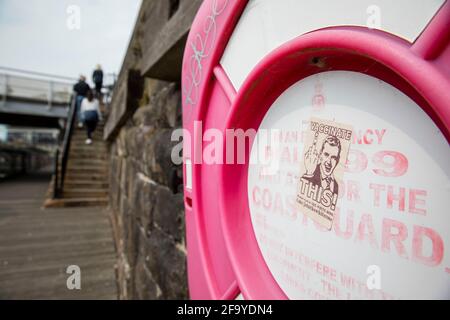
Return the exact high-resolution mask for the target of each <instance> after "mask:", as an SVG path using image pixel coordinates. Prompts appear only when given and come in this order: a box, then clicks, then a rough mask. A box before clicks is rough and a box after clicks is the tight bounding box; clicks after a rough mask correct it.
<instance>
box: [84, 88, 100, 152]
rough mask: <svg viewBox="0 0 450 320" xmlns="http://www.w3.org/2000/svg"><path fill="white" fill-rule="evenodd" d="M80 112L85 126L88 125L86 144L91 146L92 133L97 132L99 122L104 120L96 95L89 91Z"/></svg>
mask: <svg viewBox="0 0 450 320" xmlns="http://www.w3.org/2000/svg"><path fill="white" fill-rule="evenodd" d="M80 111H81V113H82V114H83V119H84V124H85V125H86V131H87V140H86V144H91V143H92V133H93V132H94V131H95V128H96V127H97V124H98V122H99V121H101V120H102V113H101V112H100V105H99V102H98V100H97V99H95V98H94V94H93V93H92V91H90V90H89V92H88V93H87V95H86V98H84V99H83V101H82V102H81V108H80Z"/></svg>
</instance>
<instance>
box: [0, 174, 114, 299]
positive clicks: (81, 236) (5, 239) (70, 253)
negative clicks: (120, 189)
mask: <svg viewBox="0 0 450 320" xmlns="http://www.w3.org/2000/svg"><path fill="white" fill-rule="evenodd" d="M49 180H50V177H49V175H48V174H46V173H41V174H35V175H32V176H27V177H22V178H18V179H13V180H8V181H3V182H0V299H117V287H116V280H115V271H114V263H115V261H116V256H115V250H114V244H113V240H112V231H111V227H110V224H109V221H108V216H107V213H106V210H105V209H103V208H91V207H88V208H86V207H85V208H61V209H46V210H43V209H41V206H42V203H43V199H44V197H45V193H46V191H47V187H48V183H49ZM70 265H77V266H79V267H80V270H81V290H69V289H68V288H67V284H66V282H67V279H68V277H69V276H70V274H67V273H66V270H67V267H68V266H70Z"/></svg>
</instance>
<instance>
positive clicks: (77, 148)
mask: <svg viewBox="0 0 450 320" xmlns="http://www.w3.org/2000/svg"><path fill="white" fill-rule="evenodd" d="M72 151H74V152H83V151H84V152H91V153H94V152H95V153H97V152H102V153H106V151H107V148H106V146H104V145H101V144H99V143H97V144H95V142H94V143H93V144H91V145H87V144H84V143H83V144H76V145H71V146H70V152H72Z"/></svg>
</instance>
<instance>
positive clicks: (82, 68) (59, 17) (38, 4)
mask: <svg viewBox="0 0 450 320" xmlns="http://www.w3.org/2000/svg"><path fill="white" fill-rule="evenodd" d="M140 4H141V0H0V43H1V49H0V66H3V67H12V68H18V69H25V70H31V71H38V72H44V73H50V74H57V75H62V76H68V77H75V78H77V77H78V75H79V74H80V73H82V74H85V75H87V76H88V79H89V80H90V78H91V73H92V70H93V68H94V67H95V65H96V64H97V63H100V64H101V65H102V67H103V70H104V72H105V73H110V72H115V73H118V72H119V70H120V66H121V64H122V60H123V57H124V55H125V51H126V48H127V46H128V42H129V39H130V36H131V33H132V30H133V27H134V23H135V20H136V17H137V13H138V11H139V7H140ZM78 12H79V15H78ZM78 22H80V24H78Z"/></svg>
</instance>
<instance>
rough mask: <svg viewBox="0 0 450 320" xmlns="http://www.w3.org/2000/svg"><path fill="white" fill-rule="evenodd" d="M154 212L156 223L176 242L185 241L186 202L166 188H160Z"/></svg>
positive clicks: (181, 196)
mask: <svg viewBox="0 0 450 320" xmlns="http://www.w3.org/2000/svg"><path fill="white" fill-rule="evenodd" d="M155 198H156V205H155V209H154V212H153V219H154V223H155V224H156V225H157V226H158V227H159V228H161V229H162V230H163V231H164V232H166V233H167V234H169V235H171V236H172V237H173V238H174V239H175V240H176V241H178V242H181V241H182V240H183V239H184V200H183V195H182V194H173V193H172V191H171V190H169V189H168V188H166V187H158V188H157V191H156V194H155Z"/></svg>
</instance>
